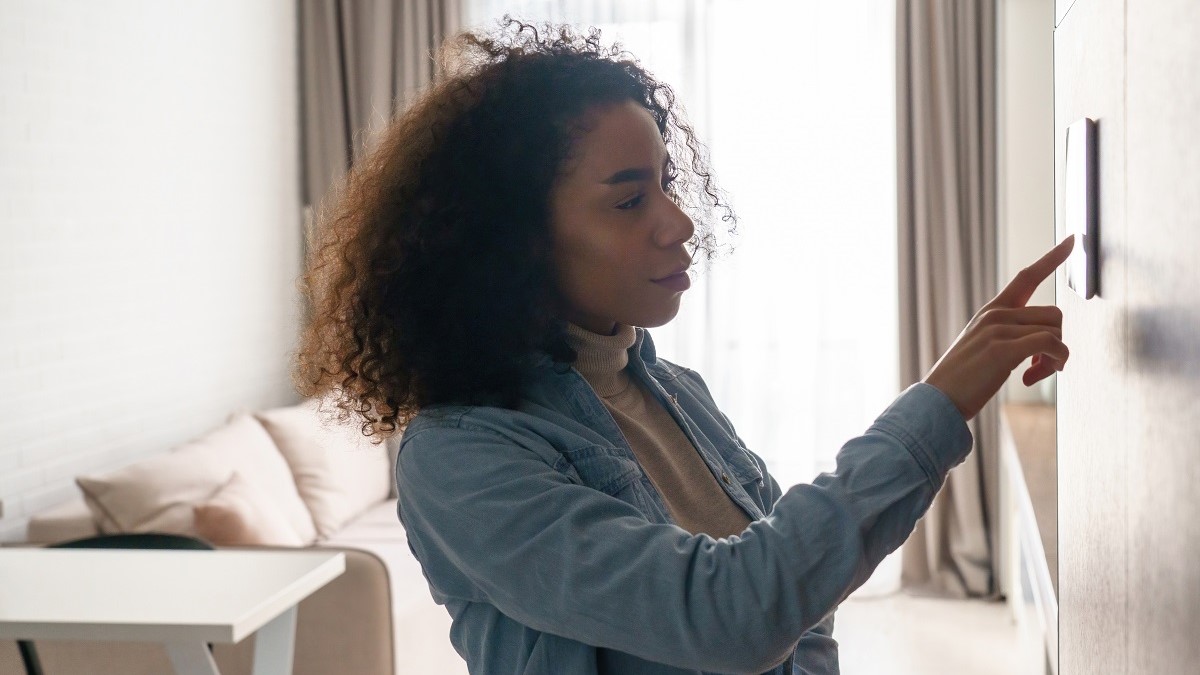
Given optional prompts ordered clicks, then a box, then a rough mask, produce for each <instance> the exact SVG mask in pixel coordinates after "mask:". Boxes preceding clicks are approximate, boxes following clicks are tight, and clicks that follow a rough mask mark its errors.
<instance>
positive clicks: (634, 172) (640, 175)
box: [601, 168, 654, 185]
mask: <svg viewBox="0 0 1200 675" xmlns="http://www.w3.org/2000/svg"><path fill="white" fill-rule="evenodd" d="M653 175H654V172H653V171H651V170H650V169H646V168H636V169H621V170H620V171H618V172H616V173H614V174H613V175H611V176H609V177H608V178H605V179H604V180H603V181H601V182H602V183H604V184H605V185H616V184H617V183H631V182H634V181H639V180H650V178H651V177H653Z"/></svg>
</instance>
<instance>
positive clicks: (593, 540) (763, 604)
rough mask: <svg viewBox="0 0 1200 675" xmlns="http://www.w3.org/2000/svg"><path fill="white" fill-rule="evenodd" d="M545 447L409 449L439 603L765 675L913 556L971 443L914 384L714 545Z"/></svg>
mask: <svg viewBox="0 0 1200 675" xmlns="http://www.w3.org/2000/svg"><path fill="white" fill-rule="evenodd" d="M539 443H541V444H545V441H543V440H541V439H540V438H538V437H537V436H535V435H532V434H530V435H528V436H522V437H520V438H519V439H518V438H516V437H514V436H513V432H512V430H500V429H496V428H488V427H484V426H468V425H465V424H458V425H456V426H449V427H438V428H426V429H422V430H421V431H419V432H417V433H415V434H413V435H412V436H411V437H406V438H405V439H404V445H403V448H402V450H401V453H400V459H399V463H398V466H397V477H398V481H399V493H400V513H401V517H402V519H403V521H404V525H405V528H406V529H407V530H408V536H409V541H410V544H411V545H412V546H413V549H414V551H415V552H416V554H417V556H418V558H419V559H420V561H421V563H422V566H423V567H424V569H425V573H426V575H427V576H428V578H429V580H430V582H431V584H432V585H433V586H434V587H435V588H436V589H437V591H438V592H440V593H443V594H446V595H449V596H455V597H459V598H462V599H465V600H469V601H476V602H487V603H490V604H492V605H494V606H495V607H496V608H497V609H498V610H499V611H500V612H502V613H504V614H505V615H506V616H508V617H510V618H512V619H514V620H516V621H518V622H520V623H522V624H524V625H526V626H529V627H530V628H533V629H535V630H538V631H543V632H548V633H552V634H555V635H561V636H564V637H567V638H570V639H573V640H577V641H580V642H584V643H586V644H591V645H596V646H598V647H605V648H610V649H616V650H619V651H623V652H627V653H629V654H633V655H635V656H638V657H640V658H644V659H648V660H651V661H657V662H660V663H666V664H670V665H674V666H676V667H680V668H693V669H698V670H717V671H724V672H762V671H764V670H769V669H770V668H771V667H773V666H774V665H776V664H778V663H779V662H781V661H782V660H784V659H786V658H787V656H788V655H789V654H790V652H791V649H792V647H793V646H794V645H795V644H796V642H797V640H798V639H799V638H800V636H801V635H802V634H803V633H804V631H806V630H808V629H809V628H811V627H813V626H814V625H815V624H817V623H818V622H819V621H821V619H822V618H823V617H825V616H826V615H827V614H829V612H830V611H831V610H832V609H834V608H835V607H836V606H837V605H838V603H840V602H841V601H842V600H843V599H844V598H845V597H846V596H847V595H849V594H850V592H851V591H853V590H854V589H855V588H857V587H858V586H860V585H861V584H862V583H863V582H865V581H866V579H867V578H868V577H869V576H870V574H871V572H872V571H873V570H874V569H875V566H876V565H878V564H879V562H880V561H881V560H882V559H883V557H884V556H886V555H887V554H888V553H890V552H891V551H893V550H895V549H896V548H897V547H899V545H900V544H901V543H903V541H904V540H905V539H906V538H907V537H908V535H909V534H910V533H911V532H912V528H913V527H914V525H915V524H916V521H917V519H918V518H920V516H921V515H922V514H923V513H924V512H925V510H926V509H927V508H928V507H929V505H930V503H931V502H932V500H933V497H934V495H935V494H936V493H937V491H938V489H939V488H940V487H941V485H942V483H943V481H944V480H945V476H946V473H947V472H948V471H949V470H950V469H951V468H952V467H953V466H955V465H957V464H958V463H960V462H961V461H962V460H963V459H964V458H965V457H966V455H967V454H968V452H970V449H971V443H972V438H971V434H970V432H969V430H968V429H967V426H966V423H965V421H964V419H963V417H962V415H961V414H960V412H959V411H958V409H957V408H956V407H955V405H954V403H953V402H952V401H951V400H950V399H949V398H947V397H946V395H945V394H943V393H942V392H941V391H939V390H938V389H937V388H935V387H933V386H931V385H928V384H925V383H917V384H914V385H913V386H912V387H910V388H909V389H908V390H906V391H905V392H904V393H903V394H901V395H900V396H899V397H898V398H897V399H896V400H895V401H894V402H893V403H892V405H891V406H889V408H888V409H887V410H886V411H885V412H884V413H883V414H882V415H880V416H879V418H878V419H876V421H875V422H874V423H873V424H872V425H871V427H870V429H868V431H867V432H866V433H865V434H864V435H862V436H859V437H858V438H854V439H852V440H850V441H849V442H847V443H846V444H845V445H844V446H843V447H842V449H841V451H840V452H839V453H838V456H837V470H836V471H835V472H834V473H831V474H822V475H821V476H819V477H818V478H817V479H816V480H815V481H813V483H812V484H811V485H807V484H806V485H797V486H794V487H792V488H791V489H790V490H788V491H787V492H786V493H785V494H784V495H783V496H782V497H781V498H780V499H779V501H778V502H776V504H775V507H774V510H773V511H772V512H771V513H770V515H768V516H767V517H765V518H763V519H760V520H757V521H754V522H753V523H751V524H750V526H749V527H748V528H747V529H746V530H745V531H744V532H743V533H742V535H741V536H739V537H731V538H729V539H720V540H717V539H713V538H712V537H709V536H708V535H703V534H700V535H691V534H689V533H688V532H686V531H684V530H683V529H681V528H678V527H676V526H674V525H664V524H655V523H650V522H648V521H647V520H646V519H645V517H643V516H642V514H641V513H639V512H638V511H637V510H636V509H635V508H634V507H633V506H631V505H629V504H627V503H625V502H623V501H621V500H619V499H616V498H614V497H611V496H609V495H606V494H604V493H603V492H600V491H598V490H595V489H592V488H590V487H587V486H584V485H580V484H578V483H575V482H573V481H572V480H570V479H569V478H568V477H567V476H566V475H565V474H563V473H562V472H560V471H557V470H555V469H554V468H553V467H552V466H551V465H550V464H549V463H547V461H546V459H545V457H547V456H552V455H553V454H554V452H553V449H552V448H546V447H536V446H537V444H539Z"/></svg>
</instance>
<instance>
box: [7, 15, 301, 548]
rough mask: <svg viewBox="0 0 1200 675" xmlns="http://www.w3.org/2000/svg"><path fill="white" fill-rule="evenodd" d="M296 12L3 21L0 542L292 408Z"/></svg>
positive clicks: (297, 250)
mask: <svg viewBox="0 0 1200 675" xmlns="http://www.w3.org/2000/svg"><path fill="white" fill-rule="evenodd" d="M295 36H296V28H295V15H294V4H293V3H290V2H239V1H237V0H223V1H220V2H186V1H184V0H177V1H171V2H166V1H163V2H151V1H149V0H146V1H144V2H133V1H127V2H105V3H89V2H70V1H66V0H53V1H42V0H17V1H6V2H3V3H0V541H14V540H20V539H21V538H22V537H23V536H24V533H25V524H26V523H27V521H28V516H29V514H30V513H33V512H36V511H37V510H40V509H43V508H45V507H47V506H50V505H52V504H54V503H57V502H60V501H63V500H66V499H69V498H71V497H73V496H75V495H77V494H78V493H77V491H76V488H75V487H74V483H73V478H74V476H76V475H78V474H80V473H86V472H90V471H94V470H99V469H103V468H109V467H116V466H120V465H122V464H126V463H128V462H130V461H132V460H135V459H138V458H141V457H144V456H146V455H150V454H154V453H159V452H163V451H165V450H167V449H168V448H170V447H171V446H172V445H175V444H178V443H180V442H182V441H185V440H187V439H189V438H191V437H194V436H197V435H199V434H201V433H203V432H205V431H206V430H208V429H210V428H211V427H213V426H215V425H217V424H219V423H221V422H222V421H223V420H224V419H225V417H226V416H227V415H228V414H229V413H230V412H231V411H233V410H235V409H239V408H259V407H267V406H274V405H285V404H289V403H292V402H294V401H295V400H296V396H295V394H294V392H293V390H292V387H291V385H290V384H289V382H288V376H287V366H288V357H289V352H290V350H292V349H293V348H294V346H295V334H296V325H297V317H298V310H297V302H296V292H295V284H294V282H295V278H296V276H297V275H298V274H299V271H300V259H301V247H302V241H301V234H300V233H301V214H300V208H299V191H298V187H299V153H298V119H299V115H298V95H297V90H296V88H297V76H296V58H297V57H296V37H295Z"/></svg>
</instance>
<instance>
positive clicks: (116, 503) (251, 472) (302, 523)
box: [75, 414, 316, 544]
mask: <svg viewBox="0 0 1200 675" xmlns="http://www.w3.org/2000/svg"><path fill="white" fill-rule="evenodd" d="M234 471H237V472H238V473H239V474H240V475H241V477H242V478H243V479H245V482H247V483H249V484H250V485H252V486H253V487H254V488H255V489H256V490H257V491H258V492H259V493H261V494H262V495H264V496H266V497H267V498H269V499H270V500H271V501H272V503H273V504H274V505H275V506H276V507H278V510H279V512H280V513H281V514H282V515H283V517H284V519H285V520H286V521H287V523H288V525H289V527H291V529H292V530H293V531H294V532H295V533H296V536H297V537H299V539H300V541H302V542H303V543H305V544H308V543H311V542H312V541H313V540H314V539H316V528H315V526H314V525H313V521H312V516H310V515H309V513H308V508H307V507H306V506H305V505H304V502H303V501H302V500H301V499H300V495H299V493H298V492H297V491H296V485H295V483H294V482H293V481H292V474H291V471H290V470H289V469H288V464H287V462H286V461H284V459H283V457H281V456H280V454H279V451H278V450H277V449H276V448H275V443H274V442H273V441H272V440H271V437H270V436H269V435H268V434H267V432H266V431H265V430H264V429H263V428H262V425H261V424H259V423H258V421H257V420H255V419H254V418H253V417H252V416H250V415H246V414H241V415H236V416H234V417H233V418H232V419H231V420H230V421H229V422H228V423H227V424H226V425H225V426H222V427H219V428H217V429H215V430H213V431H211V432H209V433H208V434H206V435H204V436H203V437H201V438H198V439H196V440H193V441H190V442H188V443H185V444H184V445H182V446H180V447H178V448H177V449H175V450H173V451H171V452H167V453H165V454H161V455H155V456H153V457H149V458H147V459H144V460H141V461H138V462H135V463H133V464H130V465H128V466H125V467H122V468H120V469H116V470H114V471H108V472H104V473H100V474H93V475H90V476H79V477H77V478H76V479H75V482H76V484H78V485H79V488H80V489H81V490H82V491H83V498H84V501H85V502H87V505H88V508H89V509H91V511H92V513H93V515H94V516H95V518H96V521H97V523H98V524H99V528H100V531H101V532H103V533H117V532H151V531H153V532H171V533H177V534H187V535H192V536H198V534H199V533H198V532H197V531H196V527H195V520H194V514H193V511H192V507H193V506H195V505H196V504H198V503H201V502H205V501H208V500H209V499H211V498H212V497H213V495H215V494H216V493H217V491H218V490H219V489H220V488H221V487H222V486H224V485H225V484H226V483H228V482H229V479H230V477H231V476H232V475H233V472H234Z"/></svg>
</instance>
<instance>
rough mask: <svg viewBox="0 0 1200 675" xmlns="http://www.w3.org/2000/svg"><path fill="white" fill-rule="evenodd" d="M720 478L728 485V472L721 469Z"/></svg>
mask: <svg viewBox="0 0 1200 675" xmlns="http://www.w3.org/2000/svg"><path fill="white" fill-rule="evenodd" d="M721 480H723V481H725V484H726V485H729V474H727V473H725V472H724V471H722V472H721Z"/></svg>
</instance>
